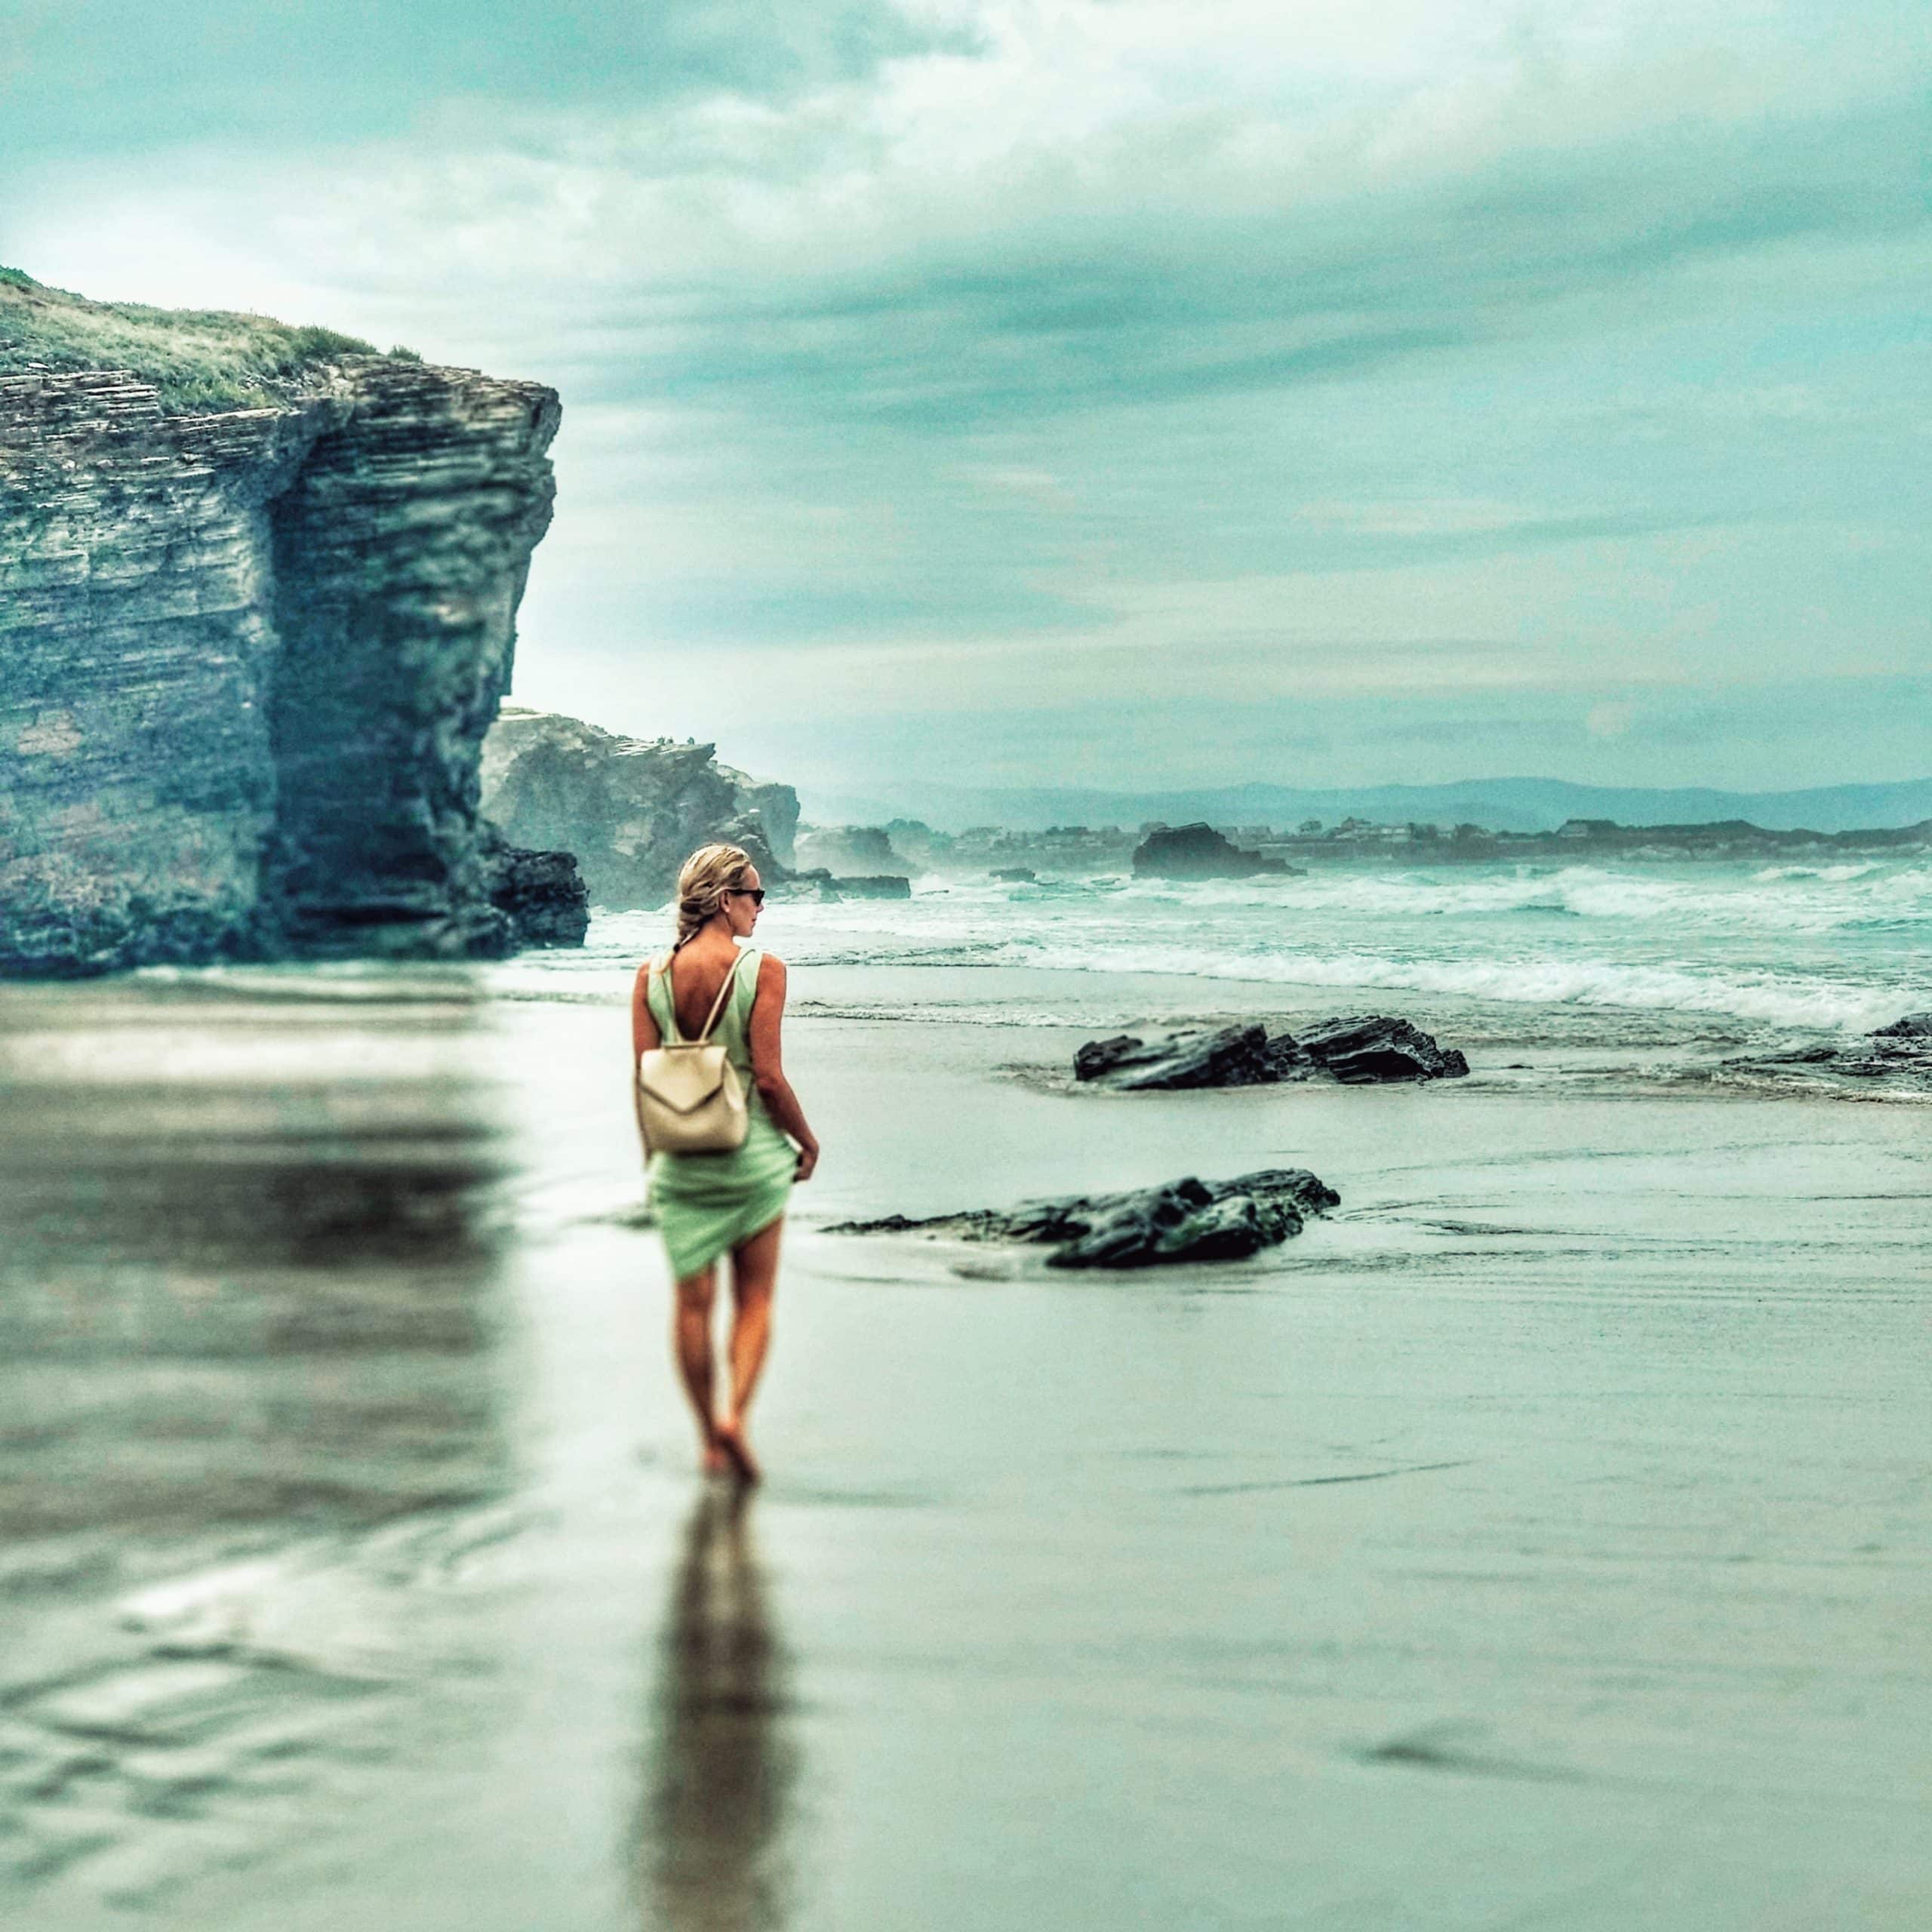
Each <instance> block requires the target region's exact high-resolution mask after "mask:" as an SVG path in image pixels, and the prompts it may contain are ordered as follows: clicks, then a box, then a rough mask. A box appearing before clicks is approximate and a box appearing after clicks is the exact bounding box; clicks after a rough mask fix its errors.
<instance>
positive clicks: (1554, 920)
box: [490, 857, 1932, 1044]
mask: <svg viewBox="0 0 1932 1932" xmlns="http://www.w3.org/2000/svg"><path fill="white" fill-rule="evenodd" d="M668 937H669V916H668V912H626V913H617V914H610V913H604V912H599V913H598V915H596V917H595V919H594V921H593V922H592V928H591V931H590V935H589V941H588V943H586V946H585V947H584V949H583V951H582V952H557V953H548V954H535V955H527V956H525V958H522V959H520V960H518V961H513V962H511V963H510V964H507V965H506V966H503V967H501V968H494V969H492V971H491V974H490V979H491V984H492V986H493V988H494V989H495V990H496V991H497V992H498V993H499V994H500V995H503V996H506V997H512V998H515V997H524V998H531V997H536V998H582V997H595V998H604V997H608V995H609V994H610V993H611V992H612V991H613V990H614V989H617V987H619V986H621V985H622V984H623V983H625V982H626V981H627V980H628V977H629V974H630V973H631V972H632V971H633V970H634V969H635V964H636V962H637V961H638V959H639V958H641V957H642V956H643V955H645V953H647V952H649V951H651V949H654V948H656V947H658V946H662V945H663V943H666V940H667V939H668ZM758 943H761V944H762V945H765V946H770V947H771V948H772V949H774V950H776V951H777V952H780V954H781V955H783V957H784V958H786V959H787V960H788V961H789V962H791V963H792V964H793V965H795V966H796V967H798V968H812V967H826V966H838V967H855V966H856V967H868V966H870V967H878V966H891V967H900V968H905V967H952V968H971V967H1023V968H1035V969H1042V970H1045V971H1050V972H1052V973H1055V974H1066V975H1069V976H1072V975H1078V974H1096V973H1107V974H1121V973H1130V974H1161V975H1164V976H1170V977H1174V978H1177V979H1180V980H1185V981H1189V982H1193V983H1197V984H1198V989H1199V990H1198V1000H1199V1002H1200V1004H1201V1008H1202V1010H1203V1011H1204V1012H1211V1011H1217V1008H1218V1001H1219V998H1220V995H1217V991H1216V986H1217V983H1220V982H1232V981H1238V982H1246V983H1249V984H1250V985H1253V984H1254V983H1261V984H1263V985H1266V986H1271V987H1278V988H1279V989H1280V1000H1281V1004H1282V1006H1283V1008H1284V1011H1288V1010H1294V1011H1315V1010H1318V1009H1320V1008H1322V1004H1323V995H1324V992H1327V991H1328V990H1330V989H1333V990H1335V991H1337V992H1340V991H1343V990H1346V992H1349V993H1350V994H1351V995H1356V994H1359V993H1360V992H1361V991H1362V990H1363V989H1372V990H1376V991H1382V992H1386V994H1387V995H1388V996H1389V1001H1391V1002H1392V1003H1396V1004H1401V1003H1403V1002H1404V1000H1406V1002H1407V1006H1411V1007H1416V1006H1420V1007H1421V1008H1441V1010H1443V1011H1451V1012H1456V1013H1458V1014H1463V1015H1465V1016H1467V1015H1468V1014H1469V1011H1470V1010H1471V1008H1472V1007H1474V1006H1475V1005H1480V1006H1481V1007H1484V1008H1495V1007H1498V1006H1500V1007H1503V1008H1507V1009H1511V1010H1512V1014H1511V1015H1510V1016H1509V1017H1512V1018H1513V1020H1514V1022H1515V1025H1514V1026H1513V1027H1512V1028H1511V1029H1510V1030H1511V1031H1512V1032H1513V1033H1514V1034H1515V1037H1518V1038H1534V1037H1536V1035H1537V1024H1536V1016H1537V1014H1538V1013H1539V1012H1540V1013H1542V1014H1544V1015H1545V1016H1546V1018H1547V1020H1548V1021H1549V1024H1550V1025H1551V1026H1552V1027H1555V1028H1558V1029H1560V1032H1561V1038H1563V1039H1564V1040H1565V1041H1567V1042H1570V1043H1573V1044H1574V1043H1577V1042H1579V1041H1587V1040H1588V1039H1589V1038H1592V1037H1593V1036H1601V1038H1603V1039H1604V1040H1605V1041H1614V1040H1617V1039H1619V1038H1624V1037H1626V1036H1627V1035H1628V1034H1629V1031H1630V1027H1631V1023H1632V1022H1633V1021H1641V1020H1650V1021H1651V1022H1653V1023H1656V1022H1660V1021H1663V1020H1665V1019H1666V1017H1669V1018H1672V1019H1675V1020H1678V1021H1679V1022H1680V1023H1679V1024H1678V1025H1677V1026H1675V1027H1673V1028H1672V1032H1673V1034H1674V1035H1676V1036H1677V1037H1679V1038H1686V1039H1694V1038H1698V1037H1700V1036H1703V1037H1707V1038H1709V1039H1711V1040H1712V1041H1715V1042H1718V1043H1720V1044H1736V1043H1740V1042H1743V1043H1746V1044H1757V1043H1759V1042H1760V1041H1762V1042H1763V1043H1764V1044H1773V1043H1776V1042H1778V1041H1782V1040H1783V1038H1785V1037H1786V1036H1787V1035H1802V1036H1804V1037H1807V1038H1809V1037H1812V1036H1816V1035H1849V1034H1854V1033H1857V1032H1865V1031H1868V1030H1869V1029H1871V1028H1872V1027H1874V1026H1881V1025H1883V1024H1884V1023H1887V1022H1888V1021H1890V1020H1894V1019H1896V1018H1897V1017H1899V1016H1900V1014H1903V1013H1906V1012H1909V1011H1919V1010H1922V1009H1924V1008H1927V1007H1928V1006H1932V866H1928V865H1927V863H1926V862H1925V861H1924V859H1923V858H1922V857H1915V858H1913V859H1911V860H1869V861H1863V862H1859V863H1847V864H1837V865H1826V866H1801V865H1779V866H1764V865H1760V864H1740V865H1723V864H1715V863H1701V864H1697V865H1678V866H1670V865H1627V866H1604V865H1595V864H1591V865H1574V866H1529V865H1521V864H1511V865H1494V866H1467V865H1459V866H1439V867H1429V866H1416V867H1412V868H1405V869H1398V870H1392V869H1385V868H1377V869H1343V868H1340V867H1337V868H1335V869H1321V870H1318V871H1315V872H1311V873H1310V874H1309V875H1308V876H1306V877H1304V878H1256V879H1243V880H1216V881H1204V882H1198V883H1192V882H1191V883H1186V884H1182V883H1171V882H1164V881H1147V880H1132V879H1124V878H1095V879H1089V880H1069V881H1042V882H1041V883H1039V884H1000V883H996V882H992V881H971V880H963V879H956V878H937V877H928V878H922V879H920V880H918V881H915V885H914V888H913V896H912V899H911V900H909V901H905V900H847V901H844V902H842V903H837V904H829V905H826V904H817V903H798V902H795V901H786V900H774V901H773V902H772V903H771V905H770V906H768V909H767V911H766V912H765V915H764V918H763V919H762V920H761V923H760V925H759V928H758ZM798 996H799V997H801V998H807V999H808V998H810V997H811V993H810V983H809V980H801V983H800V987H799V989H798ZM1591 1016H1594V1019H1592V1017H1591ZM947 1017H949V1018H952V1019H959V1018H962V1017H970V1015H968V1014H961V1012H959V1011H956V1010H954V1011H949V1013H948V1015H947ZM984 1017H986V1018H988V1019H989V1020H991V1019H994V1018H997V1019H998V1020H999V1021H1001V1023H1008V1024H1011V1023H1016V1022H1017V1023H1025V1022H1026V1021H1028V1020H1032V1021H1033V1022H1035V1023H1041V1024H1057V1023H1062V1022H1063V1020H1064V1021H1067V1022H1072V1023H1078V1021H1079V1020H1081V1019H1082V1018H1084V1017H1087V1013H1086V1009H1085V1008H1084V1004H1083V1003H1082V1002H1081V998H1080V993H1079V982H1078V980H1075V979H1073V978H1072V977H1069V979H1068V980H1067V981H1066V992H1065V995H1064V997H1063V998H1060V999H1057V1000H1055V999H1050V1000H1048V1001H1047V1002H1046V1004H1044V1005H1042V1006H1039V1007H1038V1008H1037V1009H1036V1010H1035V1011H1016V1010H1015V1008H1014V1004H1013V1002H1011V1001H1010V1000H1002V1001H999V1002H998V1003H997V1005H996V1007H995V1008H989V1011H988V1012H987V1013H986V1015H985V1016H984Z"/></svg>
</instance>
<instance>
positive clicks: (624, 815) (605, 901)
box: [483, 705, 798, 911]
mask: <svg viewBox="0 0 1932 1932" xmlns="http://www.w3.org/2000/svg"><path fill="white" fill-rule="evenodd" d="M716 751H717V747H716V746H714V745H707V744H700V743H697V742H696V741H695V740H676V739H671V738H631V737H623V736H622V735H621V734H618V733H617V732H614V731H605V730H603V729H601V728H600V727H599V726H598V725H595V724H586V723H585V722H584V721H583V720H582V719H581V718H566V717H564V716H561V715H560V714H558V713H557V712H549V711H532V710H528V709H525V708H524V707H523V706H518V705H506V706H504V707H503V713H502V715H501V716H500V717H499V718H498V719H497V723H496V726H495V728H494V730H492V731H491V734H490V736H489V738H488V741H487V742H486V743H485V746H484V748H483V801H484V810H485V811H486V812H487V813H488V814H489V816H490V817H491V819H492V820H494V821H495V822H496V823H497V824H499V825H500V826H502V827H503V830H504V832H505V833H506V835H508V836H509V838H513V839H516V840H518V841H521V843H523V844H528V845H568V847H569V848H570V849H571V851H574V853H576V854H577V858H578V861H579V863H580V864H581V865H582V866H583V876H584V881H585V884H586V885H587V886H588V887H589V891H590V895H591V897H592V899H593V900H595V901H596V903H598V905H600V906H605V907H607V908H608V909H611V911H618V910H621V909H626V908H632V909H634V908H637V907H641V906H642V907H649V906H661V905H662V904H663V903H664V901H665V900H666V899H667V898H668V897H669V896H670V894H671V893H672V888H674V887H675V884H676V882H677V877H678V866H680V865H681V864H682V863H684V860H685V858H686V857H687V856H688V854H690V853H691V852H692V851H694V850H695V849H696V848H697V847H698V846H700V845H703V844H708V843H709V842H710V841H712V840H714V839H723V840H726V841H729V842H730V843H731V844H736V845H742V846H743V847H744V848H746V850H747V851H749V853H750V854H751V855H752V858H753V859H754V860H755V861H756V862H757V863H758V867H759V869H760V870H761V872H765V873H768V874H770V875H771V876H772V878H773V881H774V884H777V883H780V882H783V881H787V880H789V878H791V877H792V872H791V860H792V835H793V834H794V832H795V831H796V829H797V828H798V793H797V792H795V791H793V790H792V788H791V786H789V785H780V784H776V783H762V784H761V783H758V781H757V780H754V779H752V778H750V777H747V776H746V774H744V773H743V772H742V771H738V770H737V769H736V768H734V767H732V766H731V765H728V764H719V763H718V759H717V756H716Z"/></svg>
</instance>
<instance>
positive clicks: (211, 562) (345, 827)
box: [0, 356, 558, 973]
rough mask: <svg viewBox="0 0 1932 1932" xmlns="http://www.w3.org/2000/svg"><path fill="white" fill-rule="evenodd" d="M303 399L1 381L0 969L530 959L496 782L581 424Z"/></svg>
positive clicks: (387, 371) (473, 387) (405, 373)
mask: <svg viewBox="0 0 1932 1932" xmlns="http://www.w3.org/2000/svg"><path fill="white" fill-rule="evenodd" d="M308 387H309V393H306V394H304V395H300V396H297V397H294V398H288V399H285V400H283V401H279V402H278V403H277V404H276V405H275V406H272V407H269V408H253V409H243V410H231V411H226V413H223V414H204V415H167V414H164V413H163V411H162V406H161V398H160V397H159V395H158V392H157V390H156V389H155V387H154V386H152V385H150V384H149V383H145V382H143V381H140V380H136V379H134V378H133V377H131V376H129V375H128V374H127V373H126V372H125V371H118V372H117V371H82V372H70V373H52V372H43V373H34V374H21V375H14V376H10V377H0V972H4V971H12V972H15V973H20V972H54V973H59V972H85V971H104V970H108V969H110V968H117V967H123V966H128V965H134V964H141V963H143V962H145V961H155V960H179V961H192V960H204V959H208V958H217V957H221V956H246V957H273V956H278V955H286V954H290V953H304V954H306V953H329V952H355V953H364V954H368V953H375V954H381V955H397V956H401V955H412V956H432V957H434V956H445V957H448V956H461V955H468V954H478V953H481V954H491V953H500V952H506V951H508V950H511V949H513V947H514V946H515V944H516V943H518V939H517V934H516V932H515V927H514V922H513V919H512V915H511V913H510V912H508V911H506V909H505V906H504V905H503V904H502V903H497V902H498V901H499V900H504V899H506V897H508V898H509V899H512V900H513V899H514V897H515V894H513V893H512V894H506V891H505V890H504V876H503V867H504V865H505V863H506V860H505V859H504V858H503V857H502V855H501V854H500V848H499V850H498V851H497V852H495V853H493V852H492V851H491V848H490V846H489V844H488V841H487V840H486V839H485V837H484V836H483V835H482V833H481V832H480V831H479V825H478V811H477V805H478V780H477V761H478V752H479V749H480V747H481V742H482V739H483V736H484V734H485V731H487V730H488V728H489V724H490V721H491V718H493V717H494V715H495V712H496V708H497V701H498V700H499V699H500V697H501V696H502V694H503V691H504V690H505V689H506V688H507V685H508V683H509V673H510V665H511V656H512V648H513V645H514V641H515V613H516V608H517V603H518V598H520V597H521V594H522V591H523V586H524V581H525V575H526V573H527V571H528V567H529V561H530V556H531V551H532V550H533V549H534V547H535V546H536V544H537V540H538V539H539V538H540V537H542V535H543V532H544V530H545V529H546V527H547V526H548V524H549V518H550V509H551V500H552V494H553V491H554V485H553V483H552V474H551V469H550V464H549V460H548V458H547V457H546V450H547V448H548V447H549V443H550V441H551V438H552V436H553V435H554V434H555V430H556V427H557V422H558V401H557V398H556V396H555V393H554V392H552V391H551V390H549V389H544V388H541V387H539V386H536V385H534V384H531V383H512V382H503V381H497V380H492V379H491V378H488V377H483V376H480V375H477V374H473V373H472V372H470V371H463V370H454V369H438V368H427V367H425V366H423V365H421V364H420V363H416V362H414V361H405V360H397V359H390V358H380V357H374V356H368V357H352V358H346V359H345V360H343V361H341V362H340V363H339V364H337V365H334V366H331V368H328V369H327V370H325V371H322V372H321V374H319V375H318V377H316V378H315V380H313V381H312V382H311V383H309V385H308Z"/></svg>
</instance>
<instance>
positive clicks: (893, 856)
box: [798, 825, 912, 878]
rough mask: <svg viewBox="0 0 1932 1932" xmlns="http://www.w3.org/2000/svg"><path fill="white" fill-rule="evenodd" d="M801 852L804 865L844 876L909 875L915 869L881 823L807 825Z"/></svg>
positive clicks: (889, 876) (799, 835)
mask: <svg viewBox="0 0 1932 1932" xmlns="http://www.w3.org/2000/svg"><path fill="white" fill-rule="evenodd" d="M798 863H799V864H800V865H801V866H811V867H814V868H818V869H823V870H824V871H826V872H832V873H834V874H836V875H840V876H847V875H857V876H860V877H865V878H896V877H899V876H902V875H903V876H906V877H908V878H909V877H910V875H911V873H912V867H911V866H909V865H908V864H907V863H906V860H904V859H903V857H901V856H900V854H898V853H897V852H896V851H894V849H893V845H892V840H891V837H890V835H888V833H887V832H886V830H885V829H884V827H883V826H877V825H812V826H805V827H804V828H803V829H801V831H800V832H799V834H798Z"/></svg>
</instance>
